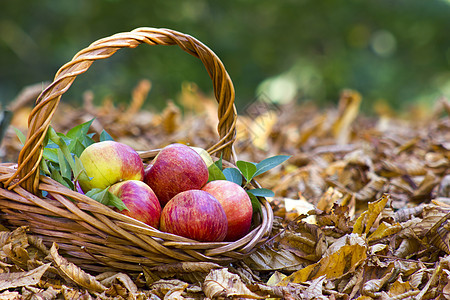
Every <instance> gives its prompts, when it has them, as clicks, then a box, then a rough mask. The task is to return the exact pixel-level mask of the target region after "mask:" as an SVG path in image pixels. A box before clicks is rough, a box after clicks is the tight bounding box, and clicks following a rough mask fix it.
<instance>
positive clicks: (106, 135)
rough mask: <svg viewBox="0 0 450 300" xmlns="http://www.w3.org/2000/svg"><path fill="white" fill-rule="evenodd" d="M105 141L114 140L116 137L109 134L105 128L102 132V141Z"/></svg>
mask: <svg viewBox="0 0 450 300" xmlns="http://www.w3.org/2000/svg"><path fill="white" fill-rule="evenodd" d="M104 141H114V139H113V138H112V136H111V135H109V133H108V132H106V131H105V130H103V131H102V132H101V133H100V142H104Z"/></svg>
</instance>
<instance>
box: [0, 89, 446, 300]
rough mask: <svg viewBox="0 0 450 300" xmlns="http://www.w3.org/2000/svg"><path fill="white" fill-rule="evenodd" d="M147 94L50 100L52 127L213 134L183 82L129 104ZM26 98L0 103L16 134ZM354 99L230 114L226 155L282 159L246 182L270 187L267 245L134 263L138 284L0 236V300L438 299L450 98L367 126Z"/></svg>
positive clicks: (189, 136) (123, 134)
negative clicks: (164, 94) (248, 251)
mask: <svg viewBox="0 0 450 300" xmlns="http://www.w3.org/2000/svg"><path fill="white" fill-rule="evenodd" d="M149 89H150V83H149V82H147V81H142V82H141V83H140V84H139V85H138V86H137V87H136V88H135V90H134V91H133V93H132V96H131V97H130V98H131V100H130V102H129V103H128V104H124V105H117V104H114V101H112V100H111V99H104V100H103V102H102V105H100V106H98V105H94V104H93V98H94V95H92V94H91V93H89V92H87V93H86V94H85V95H83V103H82V105H81V107H79V108H76V109H75V108H74V107H72V106H70V105H67V104H64V103H62V104H61V105H60V107H59V108H58V111H57V115H56V116H55V118H54V119H53V123H52V126H53V127H54V128H55V129H56V130H57V131H61V132H65V131H66V130H67V129H69V128H71V127H73V126H75V125H77V124H80V123H82V122H86V121H88V120H90V119H92V118H93V117H96V120H95V121H94V123H93V126H92V128H93V130H94V131H97V132H101V131H102V130H103V129H106V130H107V131H108V132H109V133H110V134H111V135H112V136H113V137H114V138H115V139H116V140H117V141H121V142H124V143H127V144H129V145H131V146H132V147H134V148H135V149H137V150H149V149H156V148H160V147H162V146H164V145H167V144H169V143H173V142H183V143H190V144H193V145H196V146H200V147H207V146H208V145H210V144H211V143H212V142H214V141H215V140H216V139H217V135H216V124H217V116H216V114H217V107H216V104H215V101H214V100H212V99H210V98H209V97H207V96H205V95H203V94H202V93H200V92H198V90H197V89H196V87H195V85H193V84H186V85H184V86H183V89H182V93H181V95H180V98H179V106H178V105H175V104H174V103H172V102H168V104H167V107H166V108H165V110H164V111H163V112H162V113H154V112H151V111H149V110H146V109H143V108H142V105H143V104H144V102H145V101H146V98H147V93H148V91H149ZM27 99H30V97H29V96H27V95H25V97H22V98H20V97H19V98H18V99H17V101H16V102H14V103H15V106H14V107H11V109H12V110H13V111H14V114H15V115H14V118H13V121H12V124H13V126H15V127H16V128H19V129H21V130H22V131H25V130H26V117H27V115H28V113H29V111H30V109H31V106H30V104H29V101H27ZM361 101H363V100H361V97H360V95H359V94H358V93H356V92H353V91H345V92H343V93H342V95H341V98H340V100H339V104H338V106H337V107H331V108H328V109H319V108H318V107H316V106H315V105H313V104H302V105H299V104H294V103H289V104H285V105H280V104H274V103H270V102H254V103H250V104H249V105H248V106H247V107H245V108H244V109H242V110H241V111H240V112H239V113H240V117H239V123H238V138H237V141H236V143H235V149H236V153H237V156H238V158H239V159H242V160H246V161H254V162H258V161H261V160H262V159H264V158H267V157H269V156H273V155H278V154H288V155H292V157H291V158H290V159H289V160H288V161H287V163H285V164H283V165H282V166H281V167H278V168H276V169H273V170H271V171H270V172H267V173H265V174H263V175H261V176H259V177H257V180H258V182H259V183H260V184H261V185H262V186H263V187H265V188H268V189H272V190H273V191H275V197H274V198H273V199H270V201H271V204H272V207H273V210H274V213H275V215H276V218H275V222H274V227H273V232H272V238H271V239H270V241H269V242H267V243H266V244H265V245H263V246H262V247H261V248H260V249H258V251H256V252H254V253H253V254H252V255H250V256H249V257H248V258H247V259H245V260H244V261H241V262H239V263H236V264H232V265H229V266H225V267H224V266H219V265H216V264H213V263H207V262H205V263H180V264H176V265H167V266H163V267H157V268H144V269H143V272H142V274H141V275H140V276H138V277H135V276H131V275H129V274H125V273H106V274H89V273H88V272H86V271H85V270H83V266H82V265H79V266H77V265H74V264H72V263H70V262H68V261H67V260H66V259H65V258H64V257H63V256H61V255H60V254H59V253H58V245H56V244H54V245H53V246H52V247H49V245H47V246H46V245H44V244H43V243H42V241H41V240H39V239H37V238H35V237H34V236H33V235H31V234H30V233H28V232H27V228H26V227H23V228H22V227H21V228H17V229H16V230H13V231H9V230H7V229H6V228H3V231H1V232H0V246H1V247H0V259H1V260H0V270H1V272H0V298H1V299H16V298H20V297H23V298H24V299H55V298H66V299H67V298H69V299H74V298H85V299H90V298H100V299H112V298H116V299H121V298H125V299H145V298H150V299H205V298H212V299H220V298H226V297H228V298H251V299H267V298H283V299H450V283H449V281H450V280H449V279H450V256H449V254H450V246H449V239H450V234H449V231H450V226H449V224H450V223H449V222H448V219H449V218H450V172H449V167H450V118H449V115H450V103H449V102H448V100H445V99H442V100H440V101H438V102H437V104H436V105H435V107H434V109H433V110H432V111H427V112H422V111H421V110H419V109H417V110H411V111H410V112H408V115H407V117H403V118H402V117H399V116H398V115H397V114H395V113H394V112H392V111H390V110H389V107H386V106H384V107H379V108H378V112H379V115H378V117H372V118H369V117H365V116H364V115H363V114H362V113H360V111H359V107H360V104H361ZM19 150H20V144H19V142H18V140H17V138H16V137H15V133H14V130H13V129H12V128H10V129H8V131H7V133H6V136H5V138H4V140H3V143H2V148H1V153H0V154H1V160H2V161H3V162H6V161H10V162H14V161H17V155H18V151H19ZM0 201H1V199H0Z"/></svg>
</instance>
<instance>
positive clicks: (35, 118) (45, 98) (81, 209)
mask: <svg viewBox="0 0 450 300" xmlns="http://www.w3.org/2000/svg"><path fill="white" fill-rule="evenodd" d="M142 43H145V44H148V45H178V46H179V47H180V48H181V49H182V50H184V51H186V52H187V53H189V54H191V55H193V56H195V57H198V58H199V59H200V60H201V61H202V62H203V64H204V66H205V67H206V70H207V71H208V74H209V76H210V77H211V79H212V82H213V87H214V92H215V97H216V99H217V101H218V103H219V106H218V117H219V124H218V133H219V140H218V142H216V143H215V144H214V145H212V146H211V148H209V149H208V152H210V153H214V152H220V153H222V154H223V157H224V159H226V160H228V161H231V162H233V161H234V157H233V151H232V144H233V142H234V139H235V131H236V129H235V126H236V117H237V114H236V108H235V106H234V87H233V84H232V82H231V79H230V77H229V75H228V73H227V72H226V70H225V68H224V66H223V64H222V62H221V61H220V60H219V58H218V57H217V56H216V55H215V54H214V53H213V52H212V51H211V50H210V49H209V48H208V47H206V46H205V45H203V44H202V43H201V42H199V41H198V40H196V39H195V38H193V37H191V36H189V35H186V34H183V33H180V32H176V31H173V30H168V29H154V28H138V29H136V30H133V31H131V32H125V33H119V34H115V35H113V36H110V37H107V38H103V39H100V40H98V41H96V42H94V43H92V44H91V45H90V46H89V47H87V48H85V49H83V50H81V51H80V52H78V53H77V54H76V55H75V56H74V58H73V59H72V60H71V61H70V62H68V63H67V64H65V65H64V66H62V67H61V68H60V70H59V71H58V72H57V74H56V76H55V79H54V81H53V82H52V83H51V84H50V85H49V86H48V87H47V88H46V89H45V90H44V91H43V92H42V93H41V95H40V96H39V97H38V99H37V100H36V105H35V107H34V109H33V111H32V112H31V114H30V116H29V129H28V134H27V140H26V143H25V145H24V147H23V149H22V150H21V152H20V155H19V160H18V163H17V164H12V163H4V164H0V182H1V187H0V210H1V211H2V213H3V214H2V220H4V221H5V222H6V224H7V225H8V226H11V227H15V226H28V227H29V228H30V231H31V232H32V233H33V234H35V235H37V236H39V237H41V238H42V239H43V241H44V242H45V243H46V244H47V245H50V244H51V243H53V242H56V243H57V244H58V245H59V248H60V250H61V253H63V254H64V255H65V256H66V257H67V258H68V259H69V260H70V261H72V262H74V263H77V264H79V265H82V266H83V268H86V269H89V270H92V271H96V272H102V271H107V270H125V271H128V272H129V271H141V269H142V267H141V266H142V265H145V266H157V265H161V264H167V263H176V262H183V261H186V262H188V261H189V262H196V261H209V262H215V263H219V264H226V263H229V262H232V261H235V260H239V259H242V258H243V257H245V256H246V255H248V254H250V253H251V252H252V251H253V250H254V249H255V248H256V247H257V246H258V245H260V244H261V243H263V242H264V241H265V240H266V239H267V238H268V235H269V233H270V231H271V229H272V221H273V213H272V210H271V208H270V205H269V203H268V202H267V201H266V199H264V198H260V199H259V200H260V202H261V207H262V209H261V212H260V216H259V219H260V220H259V222H258V224H253V226H252V228H253V229H252V231H251V232H250V233H249V234H247V235H246V236H245V237H243V238H242V239H240V240H238V241H236V242H221V243H206V242H197V241H193V240H190V239H187V238H184V237H180V236H177V235H173V234H168V233H165V232H161V231H159V230H157V229H154V228H152V227H150V226H148V225H146V224H144V223H141V222H139V221H137V220H134V219H132V218H129V217H127V216H124V215H122V214H120V213H117V212H115V211H114V210H112V209H110V208H109V207H107V206H105V205H103V204H101V203H98V202H96V201H94V200H92V199H91V198H89V197H86V196H84V195H82V194H79V193H77V192H74V191H72V190H70V189H68V188H66V187H64V186H62V185H60V184H59V183H57V182H55V181H54V180H52V179H50V178H48V177H45V176H41V175H40V173H39V162H40V160H41V158H42V153H43V140H44V137H45V135H46V132H47V129H48V127H49V125H50V121H51V119H52V116H53V114H54V113H55V111H56V108H57V106H58V103H59V100H60V98H61V96H62V95H63V94H64V93H65V92H66V91H67V90H68V89H69V87H70V86H71V84H72V82H73V81H74V80H75V78H76V76H78V75H80V74H82V73H84V72H86V71H87V69H88V68H89V67H90V66H91V64H92V63H93V62H94V61H96V60H99V59H104V58H108V57H110V56H111V55H113V54H114V53H115V52H116V51H117V50H119V49H121V48H135V47H137V46H138V45H140V44H142ZM148 153H153V154H155V153H157V151H149V152H148ZM148 153H146V152H144V153H143V154H142V157H143V158H144V156H146V158H148ZM42 191H46V192H48V193H49V195H50V196H51V197H48V198H43V197H41V196H40V195H41V194H42Z"/></svg>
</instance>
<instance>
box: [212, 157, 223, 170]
mask: <svg viewBox="0 0 450 300" xmlns="http://www.w3.org/2000/svg"><path fill="white" fill-rule="evenodd" d="M214 164H215V165H216V166H217V167H218V168H219V170H220V171H223V165H222V154H221V155H220V158H219V160H217V161H216V162H215V163H214Z"/></svg>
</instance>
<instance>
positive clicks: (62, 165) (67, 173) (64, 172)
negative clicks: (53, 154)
mask: <svg viewBox="0 0 450 300" xmlns="http://www.w3.org/2000/svg"><path fill="white" fill-rule="evenodd" d="M57 153H58V161H59V171H60V173H61V176H62V177H65V178H70V177H71V175H72V172H71V169H70V165H69V163H68V162H67V160H66V159H65V158H64V154H63V152H62V151H61V149H58V152H57ZM70 159H72V158H70Z"/></svg>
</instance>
